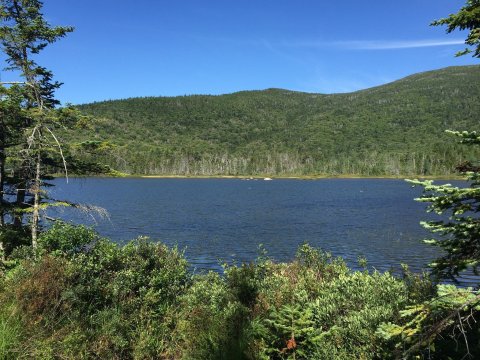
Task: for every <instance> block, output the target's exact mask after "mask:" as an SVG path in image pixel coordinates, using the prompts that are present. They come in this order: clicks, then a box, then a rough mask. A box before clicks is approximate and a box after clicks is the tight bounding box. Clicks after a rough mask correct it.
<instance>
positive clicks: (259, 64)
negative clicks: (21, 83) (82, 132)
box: [2, 0, 478, 104]
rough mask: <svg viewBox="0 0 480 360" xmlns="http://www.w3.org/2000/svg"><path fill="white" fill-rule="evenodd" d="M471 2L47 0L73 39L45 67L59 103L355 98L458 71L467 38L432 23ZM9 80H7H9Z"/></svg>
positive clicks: (50, 53)
mask: <svg viewBox="0 0 480 360" xmlns="http://www.w3.org/2000/svg"><path fill="white" fill-rule="evenodd" d="M464 3H465V1H464V0H462V1H460V0H404V1H389V0H364V1H359V0H343V1H333V0H331V1H322V0H236V1H231V0H203V1H200V0H188V1H187V0H169V1H165V0H136V1H131V0H96V1H92V0H81V1H70V0H45V1H44V11H43V12H44V15H45V17H46V18H47V20H48V21H49V22H50V23H51V24H52V25H72V26H74V27H75V32H74V33H71V34H69V35H68V36H67V37H66V38H64V39H62V40H60V41H59V42H58V43H55V44H54V45H52V46H50V47H48V48H47V49H46V50H45V51H44V53H43V54H42V55H41V56H40V57H39V58H38V62H39V63H40V64H42V65H45V66H46V67H48V68H49V69H51V70H52V71H53V72H54V74H55V78H56V79H57V80H59V81H62V82H64V85H63V87H62V88H61V89H60V90H59V91H58V93H57V95H58V98H59V99H60V100H61V101H62V102H71V103H74V104H79V103H85V102H91V101H101V100H107V99H119V98H127V97H136V96H172V95H185V94H187V95H188V94H223V93H230V92H235V91H239V90H253V89H265V88H271V87H276V88H286V89H290V90H299V91H306V92H318V93H334V92H349V91H354V90H359V89H363V88H367V87H372V86H376V85H380V84H383V83H386V82H390V81H393V80H397V79H399V78H402V77H404V76H407V75H410V74H413V73H416V72H421V71H426V70H433V69H438V68H442V67H446V66H452V65H466V64H475V63H478V60H477V61H475V59H473V58H471V57H468V56H463V57H460V58H456V57H454V53H455V52H457V51H459V50H461V49H463V48H464V46H463V45H462V43H463V40H464V39H465V37H466V34H465V33H461V32H456V33H452V34H448V35H447V34H446V33H445V28H442V27H432V26H429V23H430V22H431V21H432V20H434V19H438V18H441V17H444V16H446V15H448V14H450V13H454V12H457V11H458V9H460V7H461V6H463V5H464ZM13 76H14V75H13V74H10V75H9V74H7V73H5V72H2V79H5V80H6V79H7V78H9V77H13Z"/></svg>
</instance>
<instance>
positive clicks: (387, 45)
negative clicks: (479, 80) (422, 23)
mask: <svg viewBox="0 0 480 360" xmlns="http://www.w3.org/2000/svg"><path fill="white" fill-rule="evenodd" d="M337 44H338V45H339V46H342V47H345V48H349V49H357V50H397V49H413V48H425V47H432V46H450V45H461V44H465V40H411V41H408V40H407V41H345V42H338V43H337Z"/></svg>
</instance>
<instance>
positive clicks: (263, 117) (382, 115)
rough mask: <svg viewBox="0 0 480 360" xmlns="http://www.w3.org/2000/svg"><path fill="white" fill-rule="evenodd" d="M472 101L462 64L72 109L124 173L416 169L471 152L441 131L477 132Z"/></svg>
mask: <svg viewBox="0 0 480 360" xmlns="http://www.w3.org/2000/svg"><path fill="white" fill-rule="evenodd" d="M479 100H480V66H464V67H450V68H445V69H441V70H435V71H429V72H425V73H420V74H416V75H412V76H409V77H406V78H404V79H401V80H399V81H395V82H393V83H390V84H386V85H383V86H378V87H374V88H371V89H367V90H362V91H357V92H353V93H347V94H331V95H322V94H310V93H302V92H294V91H288V90H281V89H268V90H263V91H242V92H238V93H234V94H228V95H220V96H209V95H192V96H179V97H145V98H132V99H126V100H112V101H104V102H98V103H93V104H86V105H81V106H79V108H80V109H81V110H82V111H83V112H84V113H86V114H90V115H93V116H94V117H95V118H96V119H97V121H96V123H95V125H94V127H95V129H94V131H95V133H96V134H95V135H94V136H93V139H94V140H96V141H102V142H103V141H108V142H109V143H111V144H114V148H113V149H112V151H111V153H110V154H109V155H108V156H107V155H106V156H105V157H104V159H103V161H106V162H108V163H109V164H110V165H111V166H113V167H114V168H116V169H118V170H120V171H125V172H128V173H136V174H182V175H220V174H224V175H255V174H271V175H302V174H303V175H307V174H361V175H412V174H419V175H420V174H448V173H451V172H453V171H454V166H455V164H457V163H458V162H459V161H461V160H463V159H464V158H465V157H467V158H468V157H474V156H478V155H479V154H473V153H468V151H470V150H467V149H464V148H463V147H462V146H458V145H456V139H455V138H452V136H450V135H447V134H445V132H444V131H445V130H446V129H452V130H475V129H480V126H479V125H480V118H479V114H480V101H479ZM76 137H77V138H75V139H70V140H73V141H77V142H80V141H84V140H86V139H89V138H90V139H92V135H91V134H87V133H85V134H77V135H76ZM104 145H108V144H107V143H105V144H104ZM104 147H108V146H104ZM78 149H79V150H78V151H79V152H80V151H81V150H80V147H78Z"/></svg>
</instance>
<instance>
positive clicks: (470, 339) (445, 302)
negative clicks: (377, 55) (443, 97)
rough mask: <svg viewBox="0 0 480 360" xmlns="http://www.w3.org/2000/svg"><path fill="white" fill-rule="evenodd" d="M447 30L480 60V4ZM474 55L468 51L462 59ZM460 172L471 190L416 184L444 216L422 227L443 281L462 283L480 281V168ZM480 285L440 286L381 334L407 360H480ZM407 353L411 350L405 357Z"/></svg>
mask: <svg viewBox="0 0 480 360" xmlns="http://www.w3.org/2000/svg"><path fill="white" fill-rule="evenodd" d="M445 24H446V25H448V29H447V32H451V31H453V30H455V29H460V30H465V29H468V30H470V33H469V35H468V37H467V40H466V44H468V45H471V46H473V47H474V48H475V49H474V50H473V56H474V57H477V58H480V1H478V0H468V1H467V3H466V5H465V6H464V7H463V8H462V9H460V11H459V12H458V13H457V14H452V15H450V16H449V17H448V18H445V19H441V20H438V21H435V22H433V25H445ZM471 52H472V50H471V49H466V50H464V51H462V52H460V53H459V54H457V55H464V54H467V53H471ZM448 132H449V133H451V134H454V135H456V136H459V137H460V138H461V143H462V144H466V145H470V146H478V145H480V135H479V134H478V133H477V132H476V131H474V130H472V131H462V132H459V131H448ZM457 170H458V171H459V172H460V173H461V174H463V175H465V176H466V180H467V181H468V186H466V187H457V186H453V185H451V184H445V185H437V184H434V183H433V182H432V181H430V180H429V181H419V180H413V181H410V182H411V183H413V184H414V185H419V186H423V188H424V193H423V195H422V197H420V198H419V199H417V200H418V201H421V202H425V203H428V204H429V207H428V211H430V212H435V213H437V214H438V215H442V217H441V218H440V219H439V220H430V221H425V222H423V223H422V224H423V226H424V227H425V228H427V229H428V230H430V231H432V232H433V233H434V234H436V235H437V237H435V238H433V239H428V240H425V241H426V242H427V243H429V244H432V245H434V246H438V247H440V248H441V249H442V250H443V252H442V256H441V257H440V258H438V259H436V260H435V261H433V262H432V263H431V264H430V267H431V269H432V273H433V274H434V275H436V276H437V279H439V280H442V279H446V278H449V279H451V280H453V281H458V280H461V276H462V275H463V274H465V272H467V271H473V273H474V275H476V276H478V275H479V272H478V269H479V266H480V167H479V166H478V164H477V163H476V162H473V161H471V160H470V161H465V162H463V163H462V164H459V165H458V166H457ZM447 217H448V218H447ZM477 279H478V278H477ZM479 285H480V284H478V283H477V285H476V286H475V288H472V287H469V288H464V287H456V286H453V285H446V284H439V285H438V290H437V294H436V296H433V297H432V298H431V299H429V300H428V301H425V302H423V303H421V304H417V305H414V306H410V307H408V308H407V309H405V310H404V311H403V312H402V317H403V320H404V321H403V323H402V324H383V325H382V326H381V327H380V328H379V334H381V335H383V336H384V338H386V339H391V338H396V339H398V340H397V342H396V348H397V350H400V351H399V353H401V356H402V358H411V357H413V356H415V355H417V356H418V355H420V354H425V355H427V356H428V357H429V358H430V357H431V353H432V352H435V351H436V352H437V354H441V356H442V358H457V357H460V356H461V357H462V359H465V358H468V359H472V358H479V357H480V326H479V324H478V322H477V320H476V318H478V317H479V315H480V290H479ZM402 348H403V349H406V350H404V351H401V349H402Z"/></svg>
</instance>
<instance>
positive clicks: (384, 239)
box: [52, 178, 438, 271]
mask: <svg viewBox="0 0 480 360" xmlns="http://www.w3.org/2000/svg"><path fill="white" fill-rule="evenodd" d="M55 184H56V185H57V186H56V187H55V188H54V189H53V190H52V194H53V195H54V196H55V197H57V198H60V199H68V200H71V201H75V202H80V203H85V204H93V205H97V206H100V207H103V208H105V209H106V210H107V211H108V213H109V219H101V218H99V217H96V220H95V221H94V220H93V219H92V217H91V216H89V215H85V214H81V213H76V214H72V212H71V211H67V210H65V212H64V213H63V214H61V216H63V217H66V218H67V219H70V220H73V221H75V222H81V223H84V224H88V225H94V226H95V227H96V229H97V230H98V232H99V233H100V234H101V235H104V236H107V237H109V238H111V239H113V240H115V241H118V242H124V241H127V240H130V239H133V238H135V237H137V236H140V235H146V236H149V237H151V238H152V239H155V240H159V241H162V242H164V243H166V244H168V245H178V246H179V247H180V248H185V254H186V256H187V258H188V259H189V261H190V262H191V263H192V264H193V265H194V266H195V267H197V268H199V269H206V268H207V269H218V268H219V262H220V261H229V262H230V261H237V262H243V261H251V260H253V259H255V258H256V257H257V255H258V245H259V244H263V246H264V247H265V249H266V250H267V251H268V254H269V255H270V256H271V257H273V258H274V259H276V260H279V261H283V260H290V259H292V257H293V256H294V254H295V251H296V249H297V247H298V246H299V245H300V244H302V243H304V242H308V243H309V244H311V245H313V246H316V247H320V248H322V249H324V250H327V251H329V252H331V253H332V254H333V255H335V256H342V257H344V258H345V259H346V260H347V262H348V263H349V264H350V265H352V266H355V264H356V263H357V258H358V257H359V256H365V257H366V258H367V260H368V264H369V266H371V267H375V268H376V269H378V270H388V269H390V268H391V267H394V268H396V267H398V265H399V264H400V263H407V264H409V265H410V266H411V268H412V269H413V270H417V271H418V270H420V269H421V268H423V267H424V266H425V265H426V264H427V263H428V262H429V261H430V260H432V259H434V258H435V257H436V256H437V255H438V250H437V249H435V248H433V247H431V246H428V245H425V244H423V243H422V241H421V240H422V239H423V238H425V237H428V236H429V233H428V232H426V231H425V230H424V229H423V228H422V227H421V226H420V225H419V222H420V221H421V220H423V219H426V217H427V215H426V214H425V205H424V204H421V203H417V202H415V201H414V200H413V198H415V197H417V196H419V195H420V194H421V188H412V187H411V186H410V185H409V184H408V183H406V182H405V181H403V180H379V179H375V180H372V179H328V180H314V181H305V180H274V181H263V180H258V181H255V180H250V181H245V180H237V179H130V178H129V179H115V178H114V179H112V178H91V179H90V178H89V179H70V180H69V183H68V184H67V183H66V182H65V180H64V179H57V180H56V181H55Z"/></svg>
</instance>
